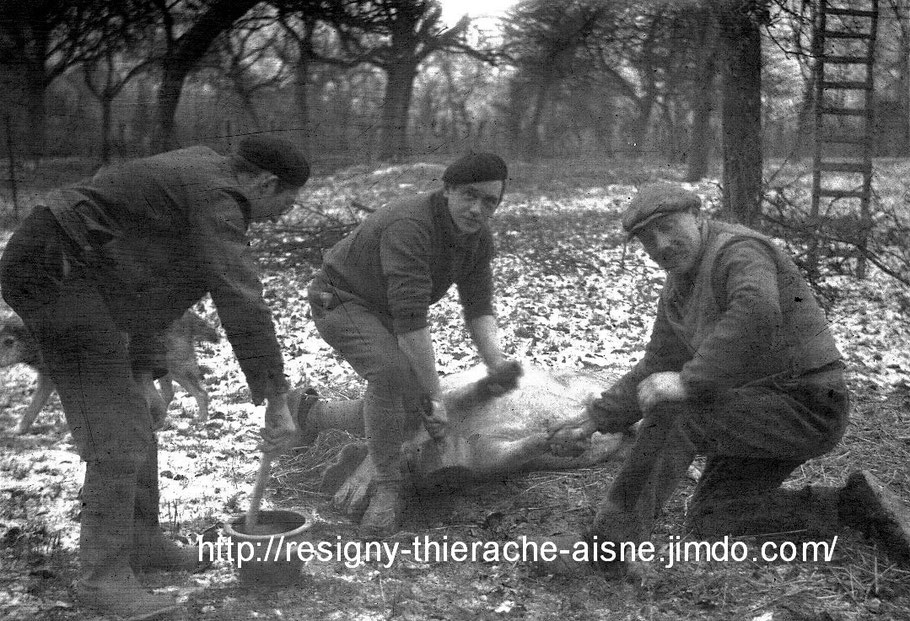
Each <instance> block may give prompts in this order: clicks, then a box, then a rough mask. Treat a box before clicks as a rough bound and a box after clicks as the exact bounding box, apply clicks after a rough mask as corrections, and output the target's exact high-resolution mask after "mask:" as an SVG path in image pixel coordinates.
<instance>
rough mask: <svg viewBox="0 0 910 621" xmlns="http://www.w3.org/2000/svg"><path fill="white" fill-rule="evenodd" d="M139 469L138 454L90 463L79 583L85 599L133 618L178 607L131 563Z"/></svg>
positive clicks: (79, 596)
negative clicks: (147, 586)
mask: <svg viewBox="0 0 910 621" xmlns="http://www.w3.org/2000/svg"><path fill="white" fill-rule="evenodd" d="M136 471H137V465H136V461H135V460H116V461H103V462H98V461H93V462H88V464H87V465H86V470H85V482H84V484H83V486H82V526H81V529H80V533H79V557H80V561H81V565H82V569H81V577H80V578H79V579H78V580H77V581H76V584H75V594H76V599H77V601H78V602H79V604H80V605H82V606H87V607H90V608H93V609H94V610H96V611H97V612H100V613H103V614H109V615H116V616H119V617H121V618H124V619H127V620H132V621H139V620H141V619H152V618H155V617H158V616H159V615H163V614H166V613H169V612H172V611H174V610H177V608H178V605H177V603H176V601H175V600H174V599H173V598H172V597H170V596H168V595H157V594H154V593H150V592H148V591H146V590H144V589H143V588H142V586H141V585H140V584H139V582H138V581H137V580H136V576H135V575H134V574H133V570H132V569H131V568H130V563H129V558H130V551H131V550H132V547H133V511H134V508H133V507H134V503H135V495H136Z"/></svg>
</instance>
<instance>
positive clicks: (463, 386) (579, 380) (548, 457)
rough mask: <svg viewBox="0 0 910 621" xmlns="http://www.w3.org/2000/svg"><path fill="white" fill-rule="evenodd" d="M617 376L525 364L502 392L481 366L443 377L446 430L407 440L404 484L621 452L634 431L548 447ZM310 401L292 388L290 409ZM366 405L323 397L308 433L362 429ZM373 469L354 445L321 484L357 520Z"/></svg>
mask: <svg viewBox="0 0 910 621" xmlns="http://www.w3.org/2000/svg"><path fill="white" fill-rule="evenodd" d="M611 379H613V378H609V377H598V376H595V375H591V374H587V373H584V372H579V371H547V370H544V369H541V368H538V367H533V366H531V367H529V366H525V370H524V374H523V376H522V377H521V378H520V379H519V380H518V386H517V388H515V389H514V390H511V391H509V392H506V393H505V394H501V395H498V396H497V395H495V394H491V393H490V392H489V391H485V390H484V387H483V382H484V371H483V369H482V368H477V369H472V370H470V371H465V372H462V373H457V374H453V375H451V376H448V377H446V378H443V388H444V390H445V396H444V400H445V403H446V409H447V411H448V413H449V429H448V433H447V434H446V436H445V438H443V439H442V440H434V439H433V438H431V437H430V436H429V434H428V433H427V432H426V431H425V430H424V429H422V428H421V429H420V430H419V431H418V432H417V433H416V434H415V435H414V437H413V438H412V439H411V440H410V441H408V442H406V443H405V444H404V446H403V448H402V453H403V457H404V459H403V460H402V461H403V466H402V475H403V478H404V480H405V488H406V489H410V490H411V491H412V492H417V493H421V494H425V493H435V492H440V491H446V490H452V489H457V488H458V487H463V486H467V485H469V484H471V483H473V482H476V481H480V480H484V479H490V478H492V477H498V476H504V475H508V474H511V473H517V472H522V471H530V470H557V469H572V468H583V467H587V466H591V465H593V464H596V463H600V462H604V461H607V460H609V459H611V458H616V459H618V458H620V457H622V456H623V455H624V454H625V453H627V452H628V448H629V447H630V446H631V444H632V442H633V441H634V432H633V431H632V430H631V429H630V430H629V432H627V433H617V434H600V433H596V434H594V437H593V438H592V439H591V441H590V444H589V445H588V446H587V448H586V449H585V450H584V452H583V453H581V454H580V455H578V456H576V457H559V456H556V455H553V454H552V453H551V452H550V451H549V438H550V430H551V429H555V428H556V427H557V426H558V425H559V424H560V423H562V422H565V421H568V420H570V419H573V418H575V417H578V416H579V415H581V414H582V413H583V412H584V410H585V408H586V407H587V405H588V404H589V403H590V401H591V400H592V399H593V398H595V397H596V396H598V395H599V393H600V391H601V390H603V388H604V387H605V386H609V385H610V384H611V383H612V381H611ZM311 394H312V393H311ZM311 398H312V397H311ZM306 399H307V395H306V393H305V392H304V391H303V390H302V389H294V390H292V391H291V392H290V393H289V405H290V407H291V411H292V412H299V411H300V408H301V407H302V405H303V404H304V403H305V402H306ZM361 408H362V404H361V401H360V400H350V401H320V402H317V404H316V405H314V406H312V408H311V409H310V410H309V412H308V414H307V419H306V420H307V427H308V428H309V432H310V434H311V435H312V434H314V433H318V432H319V431H321V430H323V429H328V428H338V429H344V430H347V431H349V432H351V433H353V434H359V435H362V434H363V417H362V415H361ZM310 439H311V438H310ZM375 475H376V471H375V467H374V465H373V463H372V461H371V459H370V456H369V455H368V454H367V450H366V445H365V444H363V443H354V444H351V445H348V446H346V447H344V449H343V450H342V451H341V452H340V454H339V456H338V458H337V459H336V460H335V462H334V463H332V464H330V465H329V466H328V467H327V468H326V470H325V472H324V473H323V479H322V490H323V491H324V492H326V493H328V494H332V495H333V505H334V507H335V509H336V510H338V511H340V512H341V513H343V514H346V515H348V516H350V517H352V518H354V519H357V518H358V517H359V516H360V515H362V513H363V512H364V511H365V510H366V507H367V505H368V504H369V500H370V493H371V489H372V487H373V479H374V477H375Z"/></svg>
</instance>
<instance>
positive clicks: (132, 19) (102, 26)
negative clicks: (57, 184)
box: [0, 0, 147, 158]
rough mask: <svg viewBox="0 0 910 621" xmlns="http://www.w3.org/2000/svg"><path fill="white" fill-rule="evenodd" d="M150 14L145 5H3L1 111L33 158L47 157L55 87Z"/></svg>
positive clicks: (66, 0)
mask: <svg viewBox="0 0 910 621" xmlns="http://www.w3.org/2000/svg"><path fill="white" fill-rule="evenodd" d="M146 14H147V7H146V5H145V4H144V2H143V0H123V1H122V2H119V3H110V2H106V1H104V0H29V1H28V2H23V1H21V0H0V15H2V16H3V17H2V19H0V108H2V109H3V110H4V111H5V114H6V115H7V118H9V119H10V126H12V127H13V128H15V129H16V130H17V131H16V135H15V141H16V142H17V143H18V144H21V145H23V146H24V147H25V150H26V152H27V153H28V154H29V155H30V156H31V157H33V158H39V157H40V156H41V155H42V154H43V153H44V145H45V142H44V128H45V125H46V123H45V97H44V95H45V90H46V89H47V87H48V86H49V85H50V84H51V82H53V81H54V80H55V79H56V78H57V77H59V76H61V75H63V74H64V73H65V72H66V71H67V70H68V69H70V68H72V67H74V66H76V65H78V64H80V63H82V62H84V61H85V60H87V59H92V58H96V57H97V56H98V54H99V53H100V51H101V50H104V49H109V48H110V47H111V45H112V42H115V41H116V40H117V38H118V37H119V36H120V34H121V33H122V32H123V31H124V30H125V29H126V28H127V27H128V26H129V25H130V24H133V23H136V22H138V21H140V20H142V19H144V16H145V15H146Z"/></svg>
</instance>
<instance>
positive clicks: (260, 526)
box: [224, 510, 313, 586]
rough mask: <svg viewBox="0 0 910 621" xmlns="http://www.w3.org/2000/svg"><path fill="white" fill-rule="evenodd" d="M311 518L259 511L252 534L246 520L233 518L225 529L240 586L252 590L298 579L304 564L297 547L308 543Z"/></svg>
mask: <svg viewBox="0 0 910 621" xmlns="http://www.w3.org/2000/svg"><path fill="white" fill-rule="evenodd" d="M312 524H313V520H312V518H311V517H309V516H307V515H304V514H302V513H297V512H296V511H284V510H276V511H260V512H259V518H258V521H257V522H256V525H255V526H254V527H253V529H252V531H253V532H248V530H247V527H246V516H245V515H240V516H237V517H234V518H232V519H231V520H230V521H229V522H227V523H226V524H225V525H224V534H225V536H227V537H230V541H231V553H232V558H233V559H234V561H233V562H234V565H235V566H236V567H237V570H238V572H239V574H240V582H242V583H243V584H247V585H254V586H287V585H290V584H293V583H294V582H295V581H296V580H297V578H298V577H299V576H300V571H301V569H302V568H303V560H302V559H301V558H300V555H299V554H298V545H299V544H300V542H302V541H306V540H307V539H308V535H309V533H308V532H307V531H309V529H310V527H311V526H312Z"/></svg>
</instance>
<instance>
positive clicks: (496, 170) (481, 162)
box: [442, 153, 509, 185]
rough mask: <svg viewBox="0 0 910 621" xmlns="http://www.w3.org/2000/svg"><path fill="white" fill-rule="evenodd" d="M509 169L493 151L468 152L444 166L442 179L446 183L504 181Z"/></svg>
mask: <svg viewBox="0 0 910 621" xmlns="http://www.w3.org/2000/svg"><path fill="white" fill-rule="evenodd" d="M508 176H509V169H508V167H507V166H506V163H505V162H504V161H503V160H502V158H501V157H499V156H498V155H496V154H494V153H469V154H467V155H465V156H464V157H462V158H461V159H459V160H457V161H456V162H455V163H453V164H451V165H450V166H449V167H448V168H446V170H445V172H444V173H442V181H443V183H445V184H446V185H461V184H464V183H481V182H484V181H503V182H504V181H505V180H506V178H507V177H508Z"/></svg>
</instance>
